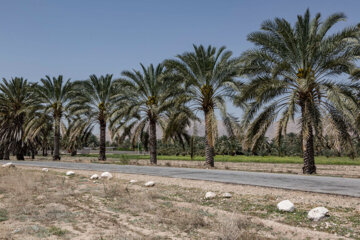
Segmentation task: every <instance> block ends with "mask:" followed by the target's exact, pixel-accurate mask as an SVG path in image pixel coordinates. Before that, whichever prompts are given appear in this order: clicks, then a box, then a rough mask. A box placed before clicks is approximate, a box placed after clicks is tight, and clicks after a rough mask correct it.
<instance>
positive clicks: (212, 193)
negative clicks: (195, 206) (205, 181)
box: [205, 192, 216, 199]
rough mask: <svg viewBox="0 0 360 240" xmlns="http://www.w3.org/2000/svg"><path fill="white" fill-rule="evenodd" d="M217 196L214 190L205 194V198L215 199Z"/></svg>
mask: <svg viewBox="0 0 360 240" xmlns="http://www.w3.org/2000/svg"><path fill="white" fill-rule="evenodd" d="M215 197H216V193H214V192H207V193H206V194H205V199H213V198H215Z"/></svg>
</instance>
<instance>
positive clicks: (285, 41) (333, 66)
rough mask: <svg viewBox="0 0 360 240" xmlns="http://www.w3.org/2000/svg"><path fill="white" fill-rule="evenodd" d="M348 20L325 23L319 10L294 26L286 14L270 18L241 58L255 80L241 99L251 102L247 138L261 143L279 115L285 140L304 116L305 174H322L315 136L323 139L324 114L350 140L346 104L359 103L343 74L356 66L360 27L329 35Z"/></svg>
mask: <svg viewBox="0 0 360 240" xmlns="http://www.w3.org/2000/svg"><path fill="white" fill-rule="evenodd" d="M345 19H346V17H345V15H344V14H342V13H335V14H333V15H331V16H329V17H328V18H326V19H325V20H323V21H322V20H321V16H320V14H319V13H318V14H316V16H315V18H313V19H311V17H310V12H309V10H307V11H306V12H305V14H304V15H303V16H300V15H299V16H298V18H297V22H296V23H295V25H294V26H291V24H290V23H289V22H288V21H287V20H285V19H280V18H275V20H273V21H270V20H268V21H265V22H263V24H262V25H261V30H260V31H257V32H254V33H251V34H250V35H248V40H249V41H250V42H252V43H254V44H255V46H256V47H255V48H253V49H251V50H249V51H246V52H245V53H243V54H242V57H241V58H242V60H243V62H244V65H245V66H244V68H243V71H242V72H241V73H243V74H247V75H248V76H249V78H250V79H251V81H250V82H249V83H248V84H246V85H245V86H244V87H243V90H242V94H241V96H240V97H239V98H238V99H237V100H236V103H237V104H243V103H244V102H247V104H248V108H247V110H246V114H245V122H247V123H250V125H249V127H248V131H247V141H246V142H247V143H248V145H249V146H250V147H256V145H258V140H261V139H262V137H263V136H264V134H265V133H266V130H267V129H268V127H269V126H270V125H271V123H272V122H273V121H275V120H277V117H278V116H280V120H279V125H278V130H277V139H278V141H280V140H281V136H282V135H283V134H284V133H286V127H287V124H288V122H289V120H294V118H298V117H299V118H300V125H301V135H302V149H303V157H304V167H303V172H304V173H305V174H313V173H316V167H315V161H314V140H319V141H321V136H322V134H323V132H324V131H323V125H322V117H324V116H326V117H329V119H330V121H329V123H331V124H332V126H333V128H336V129H337V131H338V133H339V134H338V135H339V137H340V138H341V139H342V140H343V141H347V142H348V141H349V140H350V136H349V131H348V128H347V126H348V125H347V124H346V120H345V118H344V111H343V110H344V109H345V108H344V109H343V108H342V107H343V106H345V105H346V104H350V103H351V104H352V105H357V104H356V103H355V102H354V101H355V100H354V98H353V96H352V94H351V90H350V87H351V86H350V85H349V84H347V83H346V81H345V80H343V81H342V80H339V78H342V77H343V76H346V75H347V74H350V73H351V72H352V71H353V69H354V68H355V61H356V59H357V58H358V57H359V54H360V45H359V28H358V27H357V26H350V27H347V28H345V29H343V30H341V31H339V32H337V33H335V34H330V33H329V30H331V29H332V28H333V26H334V25H335V24H336V23H338V22H339V21H343V20H345ZM314 138H316V139H314Z"/></svg>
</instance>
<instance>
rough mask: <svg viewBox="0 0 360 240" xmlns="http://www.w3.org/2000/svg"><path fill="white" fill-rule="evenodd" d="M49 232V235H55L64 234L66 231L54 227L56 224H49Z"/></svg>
mask: <svg viewBox="0 0 360 240" xmlns="http://www.w3.org/2000/svg"><path fill="white" fill-rule="evenodd" d="M49 233H50V234H51V235H55V236H64V235H65V234H66V233H67V231H66V230H63V229H61V228H59V227H56V226H51V227H50V228H49Z"/></svg>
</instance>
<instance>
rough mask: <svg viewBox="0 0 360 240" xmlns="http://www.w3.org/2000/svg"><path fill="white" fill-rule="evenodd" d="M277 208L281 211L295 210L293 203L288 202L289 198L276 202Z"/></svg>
mask: <svg viewBox="0 0 360 240" xmlns="http://www.w3.org/2000/svg"><path fill="white" fill-rule="evenodd" d="M277 208H278V209H279V210H280V211H283V212H293V211H294V210H295V206H294V204H293V203H292V202H290V201H289V200H284V201H281V202H279V203H278V204H277Z"/></svg>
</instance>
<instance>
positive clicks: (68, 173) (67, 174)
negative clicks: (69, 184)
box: [66, 171, 75, 176]
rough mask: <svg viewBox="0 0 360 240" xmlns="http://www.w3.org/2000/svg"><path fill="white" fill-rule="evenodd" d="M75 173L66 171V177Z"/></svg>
mask: <svg viewBox="0 0 360 240" xmlns="http://www.w3.org/2000/svg"><path fill="white" fill-rule="evenodd" d="M74 175H75V173H74V172H73V171H67V172H66V176H74Z"/></svg>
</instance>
